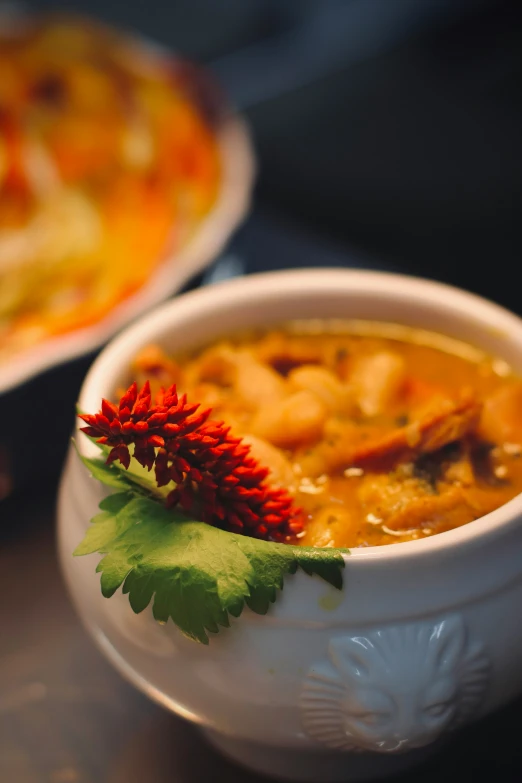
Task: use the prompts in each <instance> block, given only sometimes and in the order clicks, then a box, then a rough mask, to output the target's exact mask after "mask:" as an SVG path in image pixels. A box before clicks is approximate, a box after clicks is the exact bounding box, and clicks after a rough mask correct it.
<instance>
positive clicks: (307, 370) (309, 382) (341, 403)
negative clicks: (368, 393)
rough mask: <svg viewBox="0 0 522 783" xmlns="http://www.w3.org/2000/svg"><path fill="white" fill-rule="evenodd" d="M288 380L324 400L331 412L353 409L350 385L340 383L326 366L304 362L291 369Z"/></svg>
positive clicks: (292, 384)
mask: <svg viewBox="0 0 522 783" xmlns="http://www.w3.org/2000/svg"><path fill="white" fill-rule="evenodd" d="M288 382H289V383H290V384H291V386H293V387H295V388H296V389H307V390H308V391H311V392H313V394H315V395H317V397H319V399H320V400H322V401H323V402H324V404H325V405H326V407H327V408H328V410H329V411H330V412H331V413H340V414H347V413H349V412H350V411H351V410H353V394H352V390H351V388H350V386H348V385H347V384H345V383H342V382H341V381H340V380H339V378H337V377H336V376H335V375H334V374H333V372H331V371H330V370H327V369H326V367H317V366H315V365H313V364H305V365H302V366H301V367H298V368H296V369H294V370H292V371H291V372H290V373H289V375H288Z"/></svg>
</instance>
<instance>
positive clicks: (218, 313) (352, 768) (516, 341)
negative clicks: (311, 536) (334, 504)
mask: <svg viewBox="0 0 522 783" xmlns="http://www.w3.org/2000/svg"><path fill="white" fill-rule="evenodd" d="M296 317H299V318H308V317H321V318H322V317H342V318H346V317H349V318H368V319H374V320H384V321H393V322H399V323H403V324H407V325H413V326H418V327H421V328H425V329H431V330H436V331H439V332H443V333H445V334H447V335H450V336H452V337H455V338H458V339H461V340H465V341H469V342H471V343H473V344H475V345H476V346H478V347H480V348H483V349H485V350H486V351H488V352H490V353H492V354H495V355H497V356H499V357H502V358H504V359H506V360H507V361H508V362H510V363H511V364H512V365H513V367H514V368H515V369H516V370H518V371H519V372H521V373H522V321H521V320H520V319H519V318H517V317H516V316H514V315H512V314H511V313H509V312H507V311H505V310H503V309H501V308H500V307H498V306H496V305H494V304H491V303H489V302H487V301H485V300H483V299H480V298H477V297H476V296H473V295H471V294H467V293H464V292H462V291H459V290H456V289H454V288H450V287H447V286H444V285H440V284H437V283H433V282H429V281H423V280H417V279H414V278H407V277H402V276H396V275H386V274H380V273H374V272H359V271H339V270H338V271H335V270H312V271H296V272H283V273H275V274H267V275H259V276H255V277H251V278H246V279H240V280H235V281H232V282H228V283H224V284H221V285H219V286H214V287H212V288H211V289H208V290H202V291H197V292H195V293H190V294H187V295H185V296H183V297H180V298H179V299H178V300H176V301H174V302H172V303H169V304H168V305H166V306H163V307H161V308H160V309H158V310H156V311H155V312H153V313H152V314H150V315H149V316H147V317H146V318H144V319H143V320H141V321H140V322H139V323H138V324H136V325H134V326H132V327H131V328H129V329H128V330H127V331H125V332H124V333H123V334H122V335H120V336H119V337H118V338H117V339H116V340H115V341H113V342H112V343H111V344H110V345H109V347H108V348H106V349H105V351H104V352H103V353H102V354H101V355H100V357H99V358H98V360H97V361H96V362H95V364H94V365H93V367H92V369H91V371H90V373H89V375H88V377H87V379H86V381H85V384H84V386H83V390H82V393H81V399H80V405H81V408H82V409H84V410H88V411H95V410H98V408H99V403H100V399H101V397H102V396H111V394H112V393H113V392H114V390H115V388H116V387H117V386H118V385H119V384H121V383H124V382H125V381H126V380H127V378H128V368H129V363H130V361H131V359H132V357H133V356H134V354H135V353H136V351H137V350H138V349H139V348H141V347H142V346H144V345H146V344H147V343H149V342H150V341H152V340H154V341H157V342H159V343H160V344H161V345H163V346H164V347H166V348H167V349H169V350H171V351H179V350H180V349H183V350H184V349H188V348H192V347H195V346H197V345H200V344H202V343H205V342H207V341H211V340H213V339H215V338H216V337H218V336H220V335H225V334H227V333H230V332H233V331H234V330H236V329H242V328H244V327H248V326H269V325H270V324H276V323H278V322H281V321H284V320H287V319H290V318H296ZM80 443H81V448H82V451H84V452H85V453H91V452H92V453H94V452H95V447H93V446H92V444H90V443H88V442H87V440H86V439H85V438H82V439H80ZM102 495H103V490H102V488H101V486H100V485H98V484H97V483H96V482H95V481H94V480H93V479H91V478H89V476H88V475H87V472H86V470H85V469H84V468H83V466H82V465H81V463H80V462H79V460H78V458H77V457H76V456H75V454H74V453H73V452H71V454H70V456H69V459H68V462H67V466H66V468H65V472H64V476H63V482H62V486H61V492H60V501H59V545H60V555H61V562H62V566H63V570H64V573H65V577H66V580H67V583H68V586H69V589H70V591H71V594H72V596H73V599H74V601H75V604H76V606H77V608H78V611H79V613H80V615H81V616H82V617H83V619H84V621H85V623H86V625H87V627H88V628H89V630H90V631H91V633H92V634H93V636H94V638H95V639H96V641H97V642H98V644H99V645H100V647H101V648H102V650H103V651H104V652H105V654H106V655H107V657H108V658H109V659H110V660H111V661H112V662H113V663H114V664H115V665H116V667H117V668H118V669H119V670H120V671H121V672H122V673H123V674H124V675H125V676H126V677H127V678H128V679H130V680H131V681H132V682H133V683H134V684H135V685H137V686H138V687H139V688H140V689H142V690H143V691H144V692H145V693H147V694H148V695H149V696H150V697H151V698H153V699H155V700H156V701H158V702H160V703H161V704H163V705H165V706H166V707H168V708H169V709H172V710H173V711H175V712H177V713H178V714H180V715H183V716H184V717H186V718H188V719H189V720H192V721H195V722H197V723H199V724H200V725H201V726H202V727H204V730H205V732H206V733H207V735H208V736H209V738H210V739H211V740H212V741H213V742H214V744H216V745H217V746H218V747H220V748H221V749H222V750H223V751H224V752H226V753H227V754H229V755H231V756H232V757H234V758H235V759H236V760H238V761H240V762H242V763H244V764H246V765H248V766H251V767H253V768H255V769H257V770H258V771H261V772H265V773H269V774H273V775H276V776H281V777H290V778H294V779H299V780H324V781H326V780H348V779H350V778H352V779H361V778H368V777H372V776H373V775H375V774H381V773H386V772H391V771H395V770H396V769H398V768H399V767H401V766H403V765H405V764H409V763H411V762H412V761H414V760H416V759H417V757H418V756H419V754H421V753H422V752H423V751H419V750H415V749H418V748H424V747H425V748H428V747H437V745H438V743H439V742H440V741H441V740H442V738H443V737H445V736H446V735H447V734H448V732H450V731H451V730H452V729H454V728H456V727H458V726H459V725H461V724H463V723H466V722H468V721H471V720H474V719H476V718H478V717H480V716H482V715H485V714H486V713H488V712H490V711H492V710H495V709H496V708H498V707H499V706H501V705H502V704H504V703H505V702H506V701H508V700H509V699H511V698H512V697H514V696H515V695H517V694H518V693H519V692H520V691H521V690H522V667H521V666H520V658H521V656H522V626H521V624H520V622H519V621H518V618H519V608H520V606H521V604H522V525H521V516H522V496H519V497H517V498H515V499H514V500H512V501H510V502H509V503H507V504H506V505H505V506H503V507H502V508H499V509H498V510H496V511H494V512H493V513H491V514H488V515H487V516H485V517H483V518H482V519H479V520H477V521H475V522H472V523H470V524H468V525H465V526H463V527H461V528H458V529H456V530H452V531H449V532H447V533H441V534H439V535H437V536H434V537H433V538H429V539H425V540H418V541H412V542H408V543H401V544H396V545H393V546H385V547H370V548H367V549H361V550H355V551H354V552H353V553H352V555H351V556H349V557H347V558H346V568H345V572H344V582H345V586H344V590H343V592H342V593H338V592H337V591H334V590H333V588H329V587H328V586H327V585H326V584H325V583H324V582H323V581H321V580H320V579H318V578H315V577H308V576H306V575H305V574H304V573H302V572H300V573H298V574H296V575H295V576H293V577H290V578H289V579H288V580H287V582H286V585H285V589H284V591H283V593H282V594H281V596H280V598H279V599H278V601H277V602H276V604H275V605H274V606H273V608H271V610H270V612H269V614H268V615H267V616H266V617H260V616H258V615H254V614H252V613H250V612H248V611H247V612H245V614H244V615H243V616H242V617H241V618H240V619H239V620H238V621H235V622H234V623H233V626H232V628H230V629H228V630H224V631H223V632H221V633H220V634H219V635H217V636H216V637H213V638H212V639H211V642H210V646H208V647H205V646H201V645H198V644H196V643H194V642H191V641H189V640H187V639H186V638H184V637H183V636H182V635H181V634H180V633H179V632H178V630H177V629H176V628H175V627H174V626H173V625H172V624H171V623H169V624H167V625H165V626H160V625H158V624H156V623H155V621H154V620H153V618H152V613H151V611H150V608H149V609H147V610H146V611H145V612H143V613H142V614H141V615H134V614H133V612H132V611H131V609H130V607H129V605H128V601H127V598H126V596H122V595H121V594H117V595H116V596H114V597H113V598H111V599H110V600H106V599H104V598H102V596H101V593H100V586H99V576H98V575H96V574H95V567H96V562H97V559H98V558H97V556H94V555H93V556H89V557H82V558H75V559H73V557H72V556H71V553H72V551H73V549H74V547H75V546H76V545H77V544H78V543H79V541H80V540H81V538H82V537H83V535H84V532H85V529H86V527H87V525H88V522H89V519H90V518H91V517H92V516H93V515H94V514H95V512H96V509H97V504H98V502H99V500H100V499H101V497H102Z"/></svg>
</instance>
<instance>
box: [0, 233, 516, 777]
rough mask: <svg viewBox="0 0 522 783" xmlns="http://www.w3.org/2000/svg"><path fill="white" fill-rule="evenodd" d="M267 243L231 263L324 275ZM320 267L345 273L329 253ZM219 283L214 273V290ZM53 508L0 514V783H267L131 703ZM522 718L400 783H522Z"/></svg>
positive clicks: (8, 503)
mask: <svg viewBox="0 0 522 783" xmlns="http://www.w3.org/2000/svg"><path fill="white" fill-rule="evenodd" d="M270 236H271V234H270V232H269V231H267V230H266V225H264V224H263V223H262V222H261V223H256V222H254V224H253V225H250V228H249V229H248V231H247V232H246V233H244V234H242V235H241V234H240V236H239V239H238V243H236V246H235V249H234V248H233V253H232V256H230V255H229V256H228V262H227V263H229V264H230V261H231V259H232V260H234V259H235V261H236V262H237V260H238V258H239V260H241V255H242V254H243V253H244V252H247V255H248V258H249V263H250V267H249V268H247V269H246V271H253V270H254V269H256V267H258V266H259V265H261V264H262V263H265V264H266V259H267V258H268V259H274V258H275V256H274V252H275V249H276V245H277V249H278V255H279V258H281V253H282V254H283V257H284V259H285V261H286V264H285V265H286V266H293V265H306V266H309V265H315V264H317V263H318V261H317V258H318V257H319V256H318V252H319V251H318V249H317V248H316V250H315V251H314V250H313V248H314V245H313V243H311V242H310V241H309V240H308V239H307V240H306V241H305V242H304V243H303V242H298V241H294V240H293V239H291V238H290V234H288V233H285V234H284V237H285V238H284V241H283V239H282V237H281V236H280V237H279V239H278V241H277V242H274V243H273V244H272V245H270V241H269V239H268V238H269V237H270ZM272 236H273V234H272ZM247 238H249V239H248V241H247ZM245 242H246V243H247V244H246V246H245ZM245 247H246V251H245ZM249 248H251V250H252V252H250V251H249ZM272 251H274V252H272ZM234 254H235V255H234ZM256 259H257V260H256ZM263 259H264V261H263ZM320 259H321V262H323V263H325V264H328V265H332V266H337V265H344V264H343V263H342V257H339V256H337V255H336V253H335V252H334V251H329V250H328V249H326V248H322V249H321V251H320ZM345 261H346V259H345ZM272 263H273V264H274V266H276V261H273V262H272ZM348 265H349V264H348ZM247 266H248V265H247ZM225 267H226V264H225ZM232 267H234V263H233V264H232ZM235 268H236V270H237V266H236V267H235ZM223 274H226V269H225V272H223V268H222V269H221V272H219V269H218V270H217V274H216V275H214V278H212V279H217V278H219V277H220V276H223ZM212 279H210V278H209V279H208V280H207V281H206V282H212ZM55 497H56V486H55V484H54V483H53V482H52V481H50V480H49V479H48V478H47V477H46V479H45V481H44V482H43V484H42V487H40V488H39V487H38V486H35V485H34V483H32V484H31V490H30V492H29V491H28V489H25V490H24V489H23V488H22V489H21V490H20V492H19V494H18V495H14V496H12V497H10V498H8V499H7V500H5V501H3V502H2V503H1V504H0V629H1V631H0V783H200V781H203V780H209V781H215V780H224V781H227V783H255V781H257V782H258V783H259V782H260V781H261V778H259V777H257V776H255V775H252V774H250V773H248V772H246V771H244V770H241V769H239V768H236V767H234V766H232V765H231V764H229V763H228V762H227V761H225V760H224V759H222V758H221V757H220V756H218V755H217V754H216V752H215V751H214V750H212V749H211V748H209V747H208V746H207V744H206V742H205V741H204V739H203V738H202V737H201V736H200V734H199V732H198V730H197V729H195V728H194V727H192V726H190V725H188V724H186V723H185V722H184V721H182V720H181V719H179V718H177V717H175V716H172V715H170V714H168V713H167V712H165V711H164V710H163V709H161V708H159V707H157V706H156V705H154V704H152V703H151V702H149V701H148V700H147V699H146V698H145V697H144V696H142V695H141V694H140V693H138V692H137V691H135V690H134V688H133V687H132V686H130V685H128V684H127V683H126V682H125V681H124V680H123V679H122V678H121V677H120V675H119V674H117V673H116V672H115V671H114V670H113V669H112V668H111V666H110V665H109V664H108V663H107V662H106V661H105V659H104V658H103V657H102V655H101V653H100V652H99V651H98V649H97V648H96V647H95V646H94V644H93V642H92V641H91V639H90V637H89V636H88V635H87V633H86V632H85V630H84V629H83V627H82V625H81V624H80V622H79V621H78V619H77V617H76V615H75V613H74V610H73V608H72V606H71V603H70V602H69V599H68V597H67V594H66V590H65V587H64V584H63V582H62V578H61V575H60V571H59V568H58V563H57V558H56V553H55V531H54V505H55ZM521 665H522V662H521ZM521 715H522V701H518V702H516V703H514V704H512V705H510V706H509V707H507V708H506V709H504V710H503V711H502V712H501V713H499V714H497V715H495V716H492V717H490V718H488V719H487V720H485V721H482V722H481V723H479V724H477V725H475V726H472V727H470V728H468V729H466V730H464V731H462V732H460V733H459V734H458V735H456V736H455V737H454V738H453V740H452V741H451V744H449V745H448V746H446V748H445V749H444V751H443V752H441V753H439V755H438V756H437V757H434V758H432V759H431V760H430V761H429V762H427V763H426V764H425V765H423V766H422V767H421V768H417V769H415V770H412V771H410V772H409V773H408V774H404V775H402V776H400V778H399V779H400V781H401V783H419V781H421V780H422V782H423V783H435V781H437V783H440V781H441V780H446V781H448V782H449V783H451V782H452V781H457V780H458V781H459V783H466V782H467V781H470V782H471V781H476V780H477V779H479V777H480V780H483V779H484V780H487V779H491V780H493V779H494V778H495V777H496V778H497V779H498V780H499V781H501V783H515V782H516V783H520V781H522V743H521V742H520V731H519V726H520V724H521Z"/></svg>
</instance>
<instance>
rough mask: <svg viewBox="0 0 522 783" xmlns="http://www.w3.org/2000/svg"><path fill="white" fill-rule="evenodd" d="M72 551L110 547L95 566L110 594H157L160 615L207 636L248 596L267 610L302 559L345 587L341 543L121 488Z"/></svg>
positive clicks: (136, 599)
mask: <svg viewBox="0 0 522 783" xmlns="http://www.w3.org/2000/svg"><path fill="white" fill-rule="evenodd" d="M101 509H102V511H101V513H100V514H98V515H97V516H96V517H95V518H94V519H93V521H92V523H91V526H90V528H89V530H88V532H87V535H86V537H85V539H84V540H83V542H82V543H81V544H80V545H79V547H78V548H77V549H76V550H75V552H74V554H75V555H85V554H90V553H92V552H100V553H102V554H104V555H105V557H103V559H102V560H101V561H100V563H99V565H98V568H97V570H98V571H99V572H101V574H102V576H101V588H102V593H103V595H104V596H105V597H107V598H110V596H112V595H113V594H114V593H115V592H116V590H117V589H118V588H119V587H120V586H121V585H123V592H124V593H128V595H129V602H130V605H131V607H132V609H133V610H134V611H135V612H136V613H139V612H141V611H143V610H144V609H145V608H146V607H147V606H148V605H149V603H150V602H151V600H152V599H154V601H153V607H152V611H153V615H154V617H155V618H156V620H159V621H160V622H166V621H167V620H168V619H169V618H171V619H172V620H173V621H174V623H175V624H176V625H177V626H178V627H179V628H180V629H181V631H183V633H184V634H186V635H187V636H189V637H190V638H192V639H195V640H197V641H199V642H203V643H208V635H207V632H208V631H212V632H214V633H216V632H217V631H218V630H219V626H225V627H226V626H228V625H229V615H232V616H233V617H239V615H240V614H241V612H242V611H243V608H244V605H245V603H246V604H247V605H248V606H249V607H250V608H251V609H253V611H255V612H257V613H258V614H266V612H267V611H268V608H269V606H270V604H271V603H272V602H273V601H275V599H276V596H277V592H278V590H281V589H282V587H283V579H284V577H285V576H286V575H287V574H293V573H295V571H296V570H297V568H298V567H301V568H303V569H304V570H305V571H306V572H307V573H309V574H314V573H316V574H319V575H320V576H321V577H322V578H323V579H325V580H326V581H328V582H330V583H331V584H333V585H334V586H335V587H341V584H342V580H341V573H340V569H341V568H342V567H343V565H344V561H343V558H342V556H341V554H340V552H339V551H335V550H332V549H325V550H320V549H306V548H305V547H294V546H291V545H287V544H273V543H270V542H268V541H259V540H257V539H254V538H249V537H248V536H241V535H236V534H234V533H228V532H226V531H224V530H219V529H218V528H215V527H212V526H211V525H206V524H205V523H203V522H195V521H192V520H189V519H186V518H184V517H183V516H181V514H179V513H174V512H172V511H169V510H168V509H166V508H165V507H164V506H162V505H161V504H160V503H158V502H157V500H154V499H153V498H148V497H143V496H142V497H139V496H136V495H133V494H132V493H118V494H115V495H111V496H110V497H109V498H106V499H105V500H104V501H102V504H101Z"/></svg>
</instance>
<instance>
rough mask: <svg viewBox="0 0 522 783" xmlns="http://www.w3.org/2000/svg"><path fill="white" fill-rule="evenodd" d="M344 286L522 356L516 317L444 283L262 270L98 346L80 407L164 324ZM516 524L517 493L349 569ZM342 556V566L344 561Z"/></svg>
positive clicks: (363, 553)
mask: <svg viewBox="0 0 522 783" xmlns="http://www.w3.org/2000/svg"><path fill="white" fill-rule="evenodd" d="M285 286H286V289H285ZM348 287H349V289H350V292H351V294H352V295H353V294H354V293H363V292H365V293H369V294H370V295H372V294H373V295H376V294H379V295H381V296H387V297H391V298H393V297H395V296H397V295H398V294H399V292H400V294H399V295H400V296H403V297H404V296H407V297H408V298H411V297H413V298H414V299H416V300H417V301H418V302H422V301H424V302H429V303H431V304H432V305H433V304H435V305H436V306H437V307H439V308H440V309H441V311H444V310H449V309H453V310H458V311H459V312H460V313H461V314H463V315H468V316H469V317H470V320H471V319H474V320H475V321H477V320H480V322H481V323H482V324H484V323H486V324H487V325H488V326H489V327H490V328H491V329H492V330H493V331H495V332H498V333H499V335H502V336H503V335H504V334H505V335H506V336H507V335H509V338H510V339H514V340H515V341H516V343H517V347H518V348H519V350H520V354H521V358H522V318H519V317H518V316H517V315H515V314H514V313H512V312H511V311H509V310H507V309H506V308H504V307H502V306H500V305H498V304H495V303H494V302H491V301H489V300H488V299H486V298H484V297H481V296H478V295H477V294H473V293H470V292H468V291H465V290H463V289H460V288H457V287H455V286H451V285H448V284H446V283H440V282H436V281H433V280H429V279H426V278H421V277H415V276H410V275H403V274H395V273H387V272H380V271H366V270H361V269H342V268H316V269H295V270H282V271H276V272H263V273H259V274H253V275H249V276H247V277H242V278H238V279H233V280H227V281H224V282H220V283H216V284H214V285H212V286H210V287H208V288H202V289H197V290H195V291H191V292H188V293H185V294H183V295H181V296H180V297H177V298H176V299H175V300H173V301H170V302H166V303H164V304H162V305H161V306H159V307H157V308H156V309H154V310H153V311H152V312H150V313H149V314H147V315H146V316H144V317H142V318H141V319H139V320H138V321H137V322H136V323H134V324H132V325H131V326H129V327H128V328H127V329H125V330H124V331H123V332H122V333H120V334H119V335H118V336H117V337H115V338H114V339H113V340H112V341H111V342H110V343H109V344H108V345H107V346H106V348H104V350H103V351H102V352H101V353H100V354H99V356H98V357H97V359H96V360H95V361H94V363H93V364H92V366H91V368H90V370H89V372H88V373H87V376H86V377H85V380H84V383H83V385H82V388H81V391H80V396H79V405H80V408H81V409H82V410H90V409H91V403H94V405H95V406H99V403H100V400H101V397H102V396H104V395H106V394H109V393H110V389H111V388H113V387H114V382H113V383H112V384H111V383H110V382H107V379H108V378H111V377H112V378H113V379H114V378H115V377H116V375H117V374H119V373H121V369H122V368H123V367H124V366H126V365H127V366H128V362H129V360H130V359H131V358H132V356H133V355H134V354H135V352H136V351H137V350H138V348H139V347H140V346H141V345H143V344H146V343H147V342H150V341H151V340H153V339H154V335H157V334H158V332H160V331H161V330H165V326H166V323H167V324H168V323H169V321H178V320H179V321H182V320H183V318H184V317H186V316H188V315H189V314H193V313H194V309H195V308H197V310H198V314H201V317H202V318H204V317H205V307H207V308H209V309H213V308H214V307H216V306H217V307H218V309H224V308H226V306H227V304H228V303H236V304H237V302H238V299H239V300H242V301H243V302H244V303H246V302H247V301H248V299H252V300H259V298H260V297H264V296H273V297H274V296H275V297H278V298H279V297H281V296H283V297H284V296H285V293H287V294H292V293H293V294H294V295H295V293H297V292H303V291H306V290H307V291H309V292H321V293H323V294H324V293H326V292H327V291H332V292H334V291H335V293H336V294H338V293H339V289H340V288H345V290H348ZM246 320H248V319H246ZM245 325H247V324H245ZM79 426H80V424H79V423H77V425H76V435H78V434H80V433H79ZM79 449H80V452H81V453H82V454H84V455H86V456H91V457H92V456H95V455H96V454H99V452H98V451H97V449H96V447H95V446H94V444H92V443H90V442H89V441H88V440H87V439H86V438H80V439H79ZM520 518H522V493H521V494H519V495H517V496H515V497H514V498H513V499H512V500H510V501H508V502H507V503H505V504H504V505H502V506H500V507H499V508H497V509H495V510H494V511H492V512H490V513H488V514H485V515H484V516H482V517H480V518H479V519H476V520H474V521H472V522H469V523H467V524H465V525H462V526H461V527H459V528H455V529H453V530H448V531H445V532H442V533H437V534H436V535H434V536H432V537H429V538H424V539H417V540H415V541H405V542H398V543H396V544H389V545H386V546H373V547H364V548H360V549H359V548H354V549H352V550H351V552H350V554H349V557H350V561H352V564H353V560H354V558H355V559H356V560H357V562H360V564H361V565H362V564H363V562H365V563H368V564H369V563H371V562H374V563H375V564H379V565H381V564H383V563H384V562H386V563H388V562H391V561H394V562H395V563H396V564H398V563H399V564H400V561H403V562H404V565H406V564H407V562H408V561H410V560H411V559H415V560H419V559H421V558H432V557H433V556H434V555H436V554H442V553H444V552H446V551H447V550H448V549H451V550H454V549H455V547H457V546H458V547H463V546H466V547H468V548H474V547H476V546H483V545H484V544H487V543H488V542H489V541H490V540H491V539H493V538H495V537H497V536H498V534H499V533H501V532H506V531H507V530H508V529H511V528H512V527H514V526H516V525H517V524H518V523H519V520H520ZM344 557H345V560H346V558H347V557H348V555H345V556H344Z"/></svg>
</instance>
